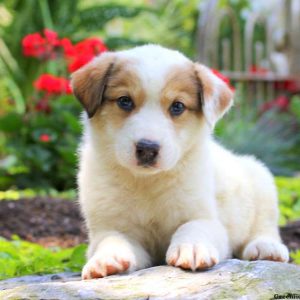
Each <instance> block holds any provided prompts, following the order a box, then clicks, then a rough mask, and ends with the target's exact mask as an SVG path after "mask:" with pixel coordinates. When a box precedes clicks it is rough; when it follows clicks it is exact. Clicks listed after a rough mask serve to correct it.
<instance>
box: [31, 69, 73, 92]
mask: <svg viewBox="0 0 300 300" xmlns="http://www.w3.org/2000/svg"><path fill="white" fill-rule="evenodd" d="M34 87H35V88H36V89H37V90H38V91H44V92H47V93H48V94H57V95H60V94H71V93H72V90H71V87H70V82H69V80H67V79H66V78H63V77H55V76H53V75H51V74H42V75H41V76H40V77H39V78H38V79H37V80H36V81H35V82H34Z"/></svg>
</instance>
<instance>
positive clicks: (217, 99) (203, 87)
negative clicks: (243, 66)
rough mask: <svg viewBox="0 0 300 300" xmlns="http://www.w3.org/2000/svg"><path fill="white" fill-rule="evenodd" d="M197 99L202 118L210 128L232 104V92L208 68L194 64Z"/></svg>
mask: <svg viewBox="0 0 300 300" xmlns="http://www.w3.org/2000/svg"><path fill="white" fill-rule="evenodd" d="M195 71H196V76H197V81H198V83H199V90H200V91H199V97H200V100H199V101H201V105H202V111H203V114H204V117H205V119H206V121H207V122H208V124H209V125H210V127H211V128H213V127H214V126H215V124H216V122H217V121H218V120H219V119H220V118H221V117H222V116H223V115H224V114H225V113H226V112H227V111H228V110H229V109H230V107H231V106H232V104H233V91H232V90H231V89H230V88H229V86H228V85H227V84H226V83H225V82H224V81H223V80H222V79H220V78H219V77H217V76H216V75H215V74H214V73H213V72H212V71H211V70H210V69H209V68H207V67H205V66H204V65H201V64H199V63H195Z"/></svg>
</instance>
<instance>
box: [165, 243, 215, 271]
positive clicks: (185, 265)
mask: <svg viewBox="0 0 300 300" xmlns="http://www.w3.org/2000/svg"><path fill="white" fill-rule="evenodd" d="M166 260H167V263H168V265H170V266H174V267H180V268H182V269H186V270H193V271H195V270H202V269H207V268H210V267H212V266H214V265H215V264H217V263H218V262H219V254H218V251H217V249H216V248H215V247H214V246H213V245H212V244H210V243H207V242H206V243H197V244H189V243H187V244H178V245H176V244H175V245H173V244H171V245H170V247H169V249H168V251H167V255H166Z"/></svg>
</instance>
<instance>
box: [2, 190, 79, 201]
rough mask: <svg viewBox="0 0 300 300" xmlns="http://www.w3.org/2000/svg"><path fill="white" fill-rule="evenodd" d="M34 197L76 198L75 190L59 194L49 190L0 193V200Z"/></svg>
mask: <svg viewBox="0 0 300 300" xmlns="http://www.w3.org/2000/svg"><path fill="white" fill-rule="evenodd" d="M35 197H47V198H49V197H50V198H59V199H66V200H74V199H76V198H77V193H76V190H64V191H62V192H59V191H57V190H55V189H53V188H51V189H28V188H27V189H25V190H6V191H0V200H19V199H29V198H35Z"/></svg>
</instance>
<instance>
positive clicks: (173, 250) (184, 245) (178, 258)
mask: <svg viewBox="0 0 300 300" xmlns="http://www.w3.org/2000/svg"><path fill="white" fill-rule="evenodd" d="M229 253H230V251H229V242H228V237H227V233H226V230H225V228H224V227H223V225H222V224H221V223H220V222H219V221H218V220H195V221H191V222H188V223H185V224H183V225H181V226H180V227H179V228H178V229H177V231H176V232H175V234H174V235H173V237H172V240H171V243H170V246H169V249H168V251H167V255H166V261H167V263H168V264H169V265H171V266H176V267H181V268H183V269H189V270H193V271H195V270H199V269H206V268H209V267H212V266H213V265H215V264H216V263H218V262H219V261H220V260H223V259H225V258H226V257H228V256H229Z"/></svg>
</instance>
